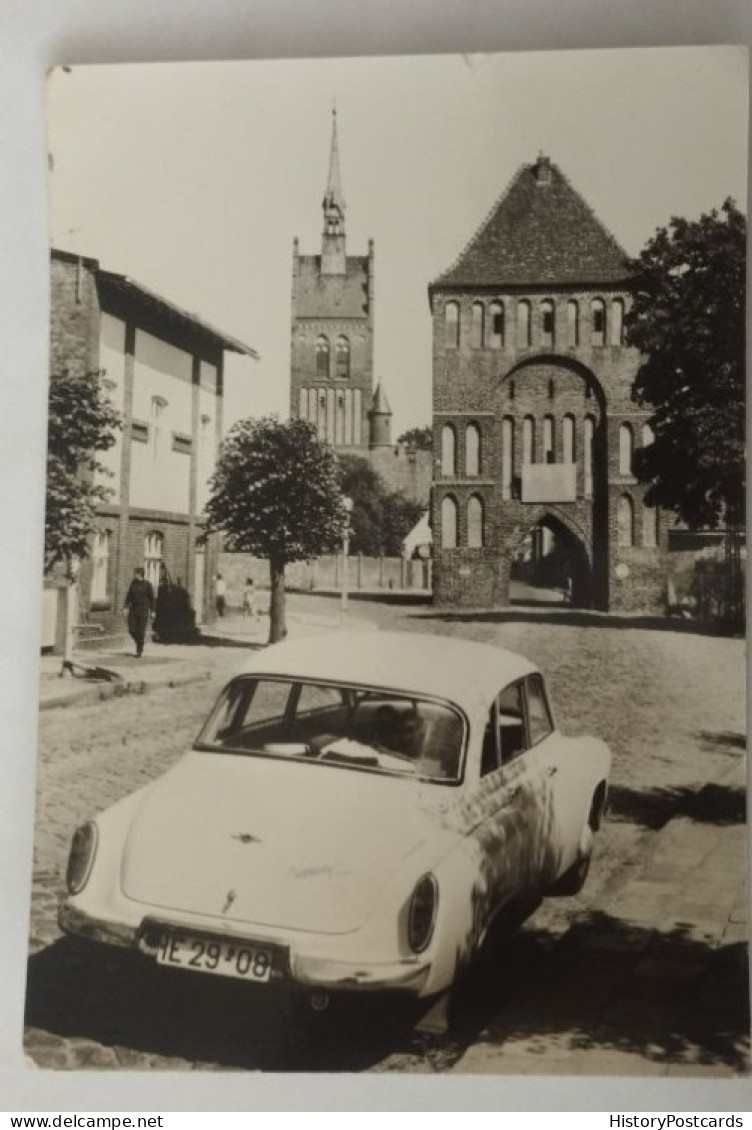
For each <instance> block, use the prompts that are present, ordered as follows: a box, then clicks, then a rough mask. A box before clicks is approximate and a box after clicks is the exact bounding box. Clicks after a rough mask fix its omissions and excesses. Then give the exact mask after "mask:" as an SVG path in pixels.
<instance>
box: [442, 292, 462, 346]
mask: <svg viewBox="0 0 752 1130" xmlns="http://www.w3.org/2000/svg"><path fill="white" fill-rule="evenodd" d="M459 343H460V307H459V303H457V302H447V304H446V306H445V307H444V345H445V346H446V347H447V349H456V348H457V346H458V345H459Z"/></svg>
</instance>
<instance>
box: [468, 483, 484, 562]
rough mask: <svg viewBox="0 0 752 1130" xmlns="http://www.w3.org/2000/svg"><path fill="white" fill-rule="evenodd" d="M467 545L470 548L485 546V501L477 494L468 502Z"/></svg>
mask: <svg viewBox="0 0 752 1130" xmlns="http://www.w3.org/2000/svg"><path fill="white" fill-rule="evenodd" d="M467 545H468V549H482V548H483V503H482V502H481V500H480V498H478V495H477V494H474V495H471V497H470V500H469V502H468V504H467Z"/></svg>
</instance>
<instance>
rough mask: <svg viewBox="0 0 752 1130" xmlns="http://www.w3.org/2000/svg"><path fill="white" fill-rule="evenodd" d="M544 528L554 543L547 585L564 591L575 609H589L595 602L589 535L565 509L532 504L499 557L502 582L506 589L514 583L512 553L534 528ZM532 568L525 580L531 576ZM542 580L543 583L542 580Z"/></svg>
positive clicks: (532, 532) (513, 557) (531, 577)
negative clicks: (554, 552) (532, 508)
mask: <svg viewBox="0 0 752 1130" xmlns="http://www.w3.org/2000/svg"><path fill="white" fill-rule="evenodd" d="M540 529H548V530H549V531H550V532H551V533H552V534H553V536H554V538H555V540H556V544H557V554H556V559H555V560H553V558H554V554H551V559H550V562H549V571H548V577H547V585H548V587H549V588H557V589H561V591H562V592H563V593H568V600H569V602H570V603H571V604H572V605H573V606H575V607H577V608H592V607H593V606H594V604H595V603H596V602H597V586H596V578H595V575H594V563H593V545H592V540H591V538H590V536H589V535H588V534H587V533H586V532H585V531H584V530H582V529H581V528H580V526H579V525H578V524H577V522H576V521H574V520H573V519H572V517H571V516H570V515H569V514H567V513H566V512H565V511H562V510H560V509H559V508H557V507H553V506H540V507H536V509H535V510H533V511H532V512H531V513H530V514H529V515H527V516H526V521H525V523H524V525H520V526H518V527H517V528H516V529H515V530H514V531H513V533H512V534H511V535H510V536H509V537H508V538H507V541H506V544H505V546H504V552H503V554H502V558H501V565H502V572H503V574H504V576H503V581H502V583H503V585H504V588H505V589H506V591H507V592H509V589H510V586H511V585H512V584H513V583H514V581H513V578H512V571H513V563H514V561H515V557H516V554H517V553H518V551H519V549H520V548H521V546H522V545H523V544H524V543H525V541H526V540H527V539H529V538H530V537H531V535H534V533H535V531H536V530H540ZM534 575H535V574H534V569H533V570H530V572H529V579H531V580H533V584H534V583H535V580H534V579H533V578H534ZM544 583H546V582H544Z"/></svg>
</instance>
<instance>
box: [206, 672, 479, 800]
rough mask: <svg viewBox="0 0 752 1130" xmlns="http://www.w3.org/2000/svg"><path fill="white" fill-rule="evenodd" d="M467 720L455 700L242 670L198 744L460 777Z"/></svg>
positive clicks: (396, 771)
mask: <svg viewBox="0 0 752 1130" xmlns="http://www.w3.org/2000/svg"><path fill="white" fill-rule="evenodd" d="M464 742H465V724H464V721H463V717H462V715H461V714H460V712H459V711H458V710H457V709H456V708H455V707H453V706H451V705H450V704H449V703H445V702H440V701H433V700H430V699H423V698H414V697H410V696H408V695H403V694H398V693H394V692H391V691H381V690H374V689H371V688H367V687H358V686H341V685H334V684H323V683H314V682H309V681H300V680H291V679H283V678H259V679H256V678H253V677H241V678H239V679H235V680H233V682H231V683H230V684H229V686H228V687H227V688H226V689H225V690H224V692H223V693H222V695H221V696H220V698H219V701H218V702H217V704H216V706H215V707H214V710H213V711H212V713H211V715H210V717H209V720H208V721H207V723H206V725H205V726H204V728H203V730H202V731H201V733H200V735H199V737H198V739H197V742H196V748H197V749H201V750H207V751H221V752H229V753H238V754H248V755H260V756H267V757H281V758H293V759H295V758H298V759H301V760H304V761H309V762H318V763H320V764H325V765H330V766H333V765H336V766H340V767H343V768H351V769H366V770H370V771H373V772H377V773H389V774H398V775H404V776H409V777H419V778H421V779H424V780H425V779H427V780H431V781H442V782H443V781H457V780H459V777H460V773H461V768H462V755H463V749H464Z"/></svg>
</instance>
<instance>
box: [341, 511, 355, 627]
mask: <svg viewBox="0 0 752 1130" xmlns="http://www.w3.org/2000/svg"><path fill="white" fill-rule="evenodd" d="M342 505H343V506H344V508H345V515H346V519H347V521H346V523H345V528H344V530H343V531H342V611H343V612H347V560H348V556H349V553H350V515H351V514H352V510H353V500H352V499H351V498H347V497H345V498H343V499H342Z"/></svg>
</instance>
